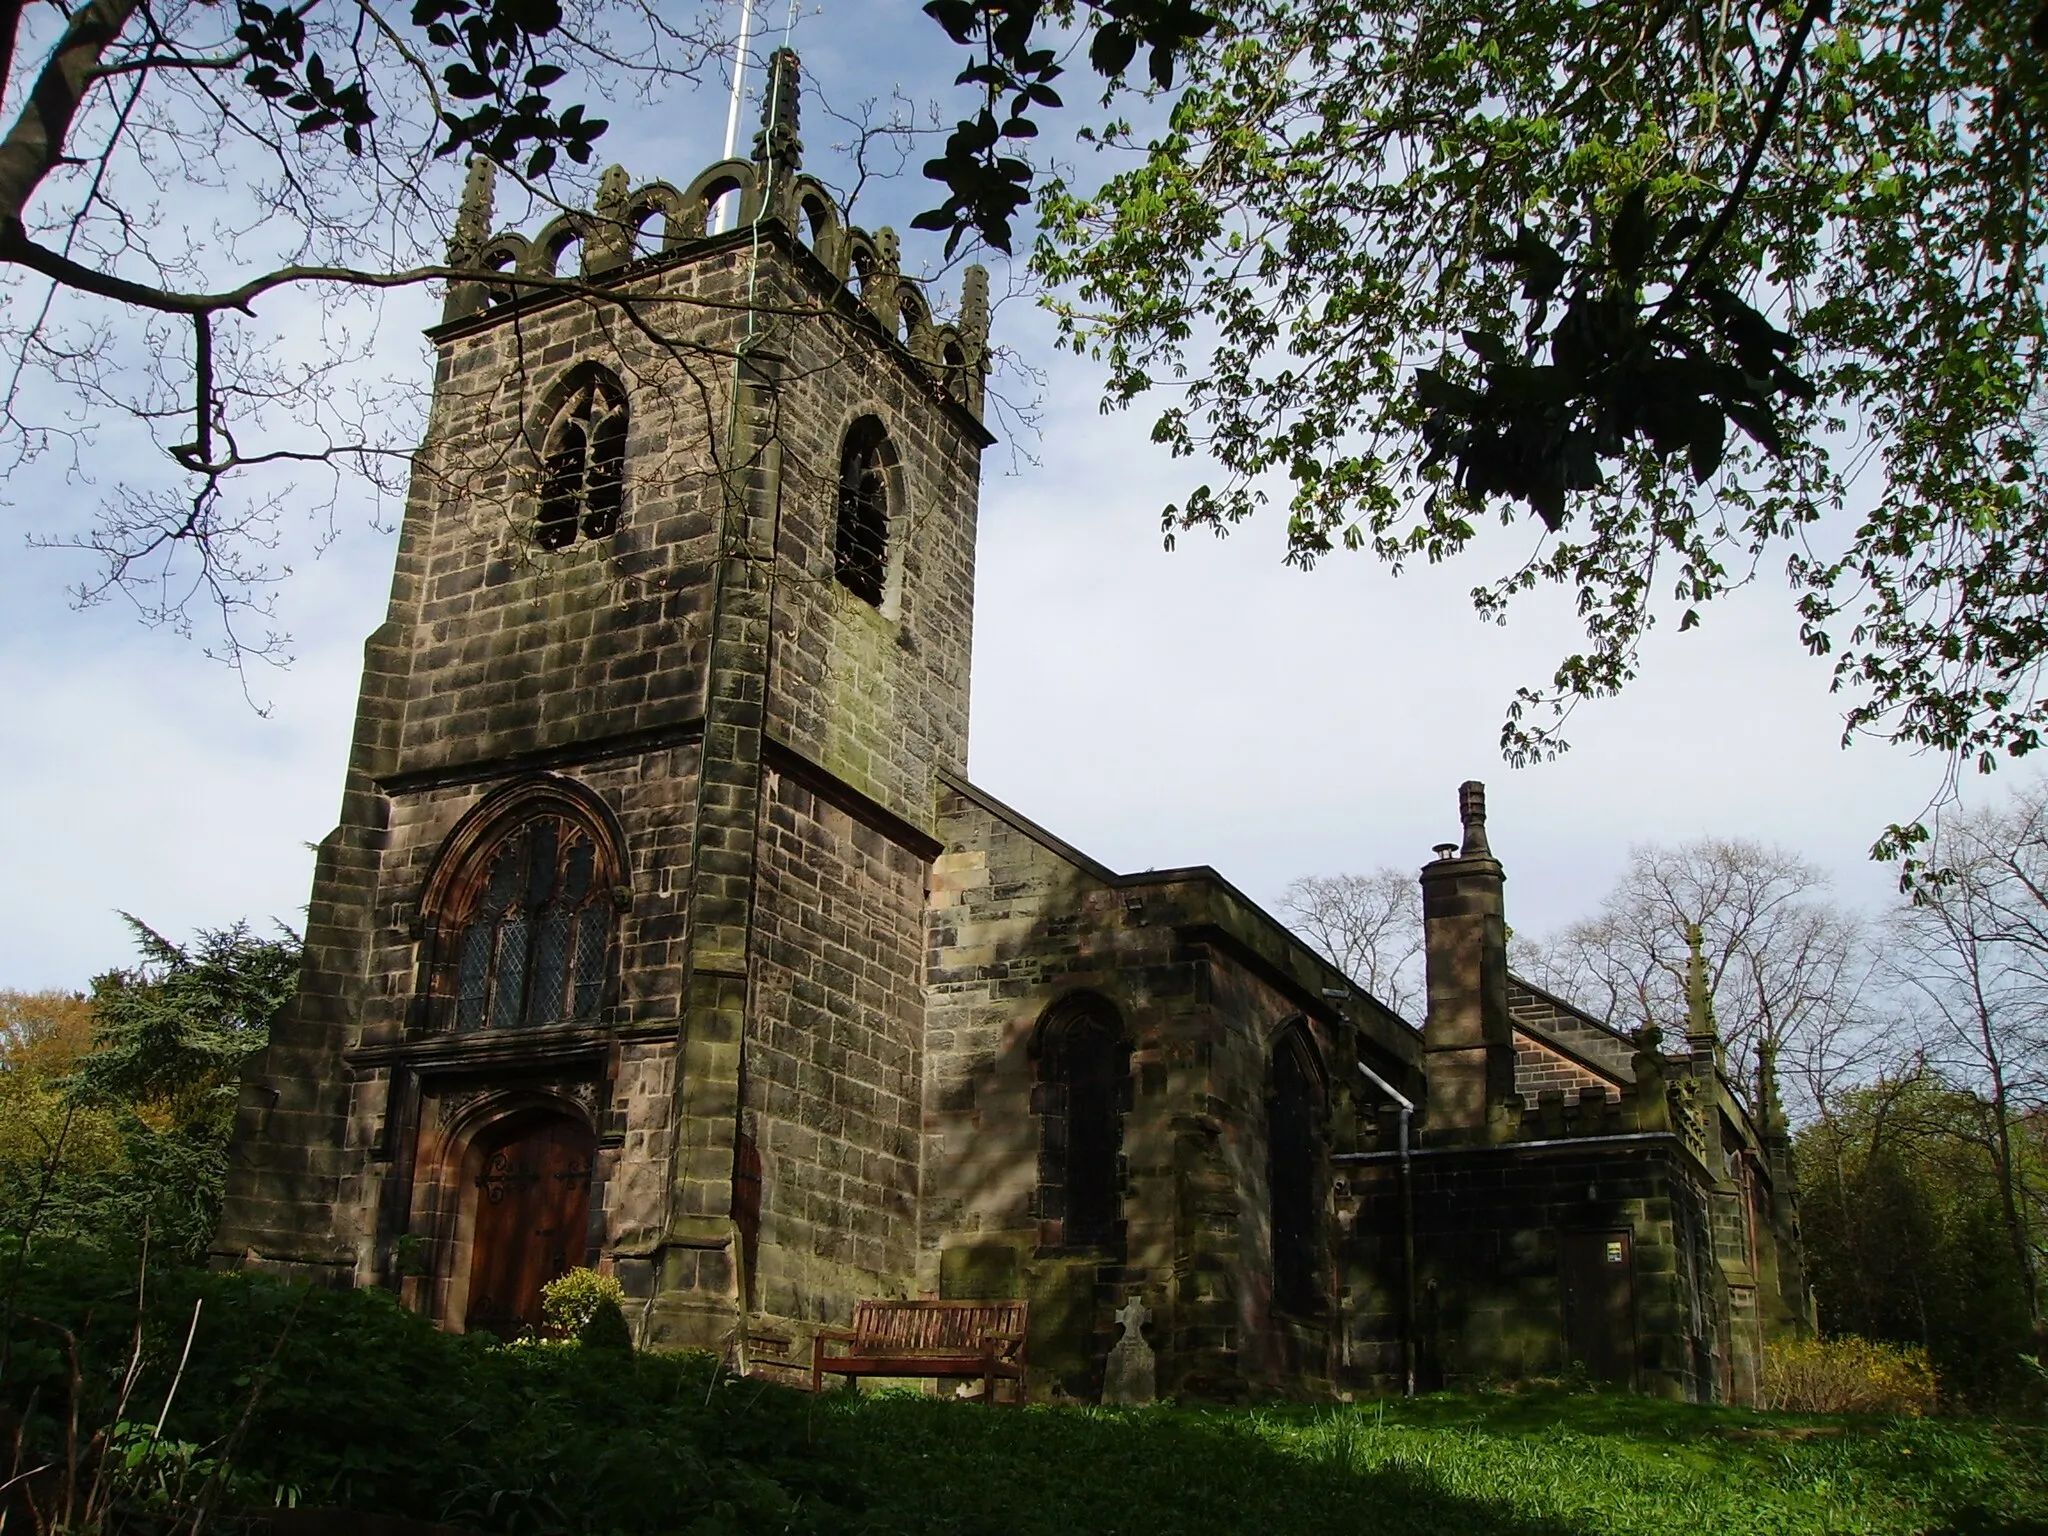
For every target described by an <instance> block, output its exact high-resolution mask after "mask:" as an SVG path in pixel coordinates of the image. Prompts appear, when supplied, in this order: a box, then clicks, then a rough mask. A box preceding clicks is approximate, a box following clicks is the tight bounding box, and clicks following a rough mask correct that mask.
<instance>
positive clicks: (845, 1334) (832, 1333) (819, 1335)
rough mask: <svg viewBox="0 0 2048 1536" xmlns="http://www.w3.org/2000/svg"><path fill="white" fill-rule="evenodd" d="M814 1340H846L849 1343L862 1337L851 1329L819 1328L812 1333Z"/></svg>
mask: <svg viewBox="0 0 2048 1536" xmlns="http://www.w3.org/2000/svg"><path fill="white" fill-rule="evenodd" d="M811 1337H812V1338H814V1339H844V1340H846V1341H848V1342H849V1343H850V1342H852V1341H853V1340H854V1339H856V1338H858V1337H860V1335H858V1334H856V1333H855V1332H854V1331H853V1330H852V1329H851V1328H818V1329H815V1330H813V1331H812V1333H811Z"/></svg>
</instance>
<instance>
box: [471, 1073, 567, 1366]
mask: <svg viewBox="0 0 2048 1536" xmlns="http://www.w3.org/2000/svg"><path fill="white" fill-rule="evenodd" d="M596 1154H597V1141H596V1137H595V1136H594V1135H593V1134H592V1133H591V1129H590V1126H589V1124H588V1123H587V1122H586V1121H584V1120H583V1119H582V1118H581V1117H579V1116H577V1115H574V1114H570V1113H568V1112H567V1111H565V1110H556V1109H547V1108H529V1109H523V1110H519V1111H516V1112H514V1113H511V1114H508V1115H505V1116H504V1117H502V1118H500V1119H498V1120H495V1121H493V1122H491V1123H490V1124H488V1125H486V1126H485V1127H484V1129H483V1130H481V1131H479V1132H478V1133H477V1135H476V1136H475V1137H474V1138H473V1139H472V1140H471V1142H470V1145H469V1149H468V1154H467V1156H466V1157H465V1158H464V1159H463V1173H464V1175H465V1177H464V1181H463V1182H464V1183H465V1184H466V1185H467V1186H468V1188H467V1189H465V1190H464V1192H463V1194H464V1198H465V1203H466V1204H467V1205H468V1206H469V1208H470V1210H469V1215H470V1219H469V1221H468V1223H467V1224H466V1225H467V1226H468V1228H469V1255H468V1257H469V1264H468V1286H467V1297H466V1300H465V1302H464V1305H463V1328H464V1329H465V1330H466V1331H468V1332H472V1333H476V1332H485V1333H495V1334H497V1335H498V1336H499V1337H501V1338H508V1339H509V1338H516V1337H517V1336H519V1335H520V1334H521V1333H524V1332H526V1331H528V1330H536V1331H537V1330H538V1329H539V1327H540V1323H541V1311H540V1309H541V1290H542V1288H543V1287H544V1286H546V1285H547V1283H548V1282H549V1281H551V1280H553V1279H556V1278H557V1277H559V1276H561V1275H564V1274H566V1273H568V1271H570V1270H571V1269H574V1268H576V1267H577V1266H579V1265H581V1264H582V1263H584V1262H585V1260H586V1258H587V1257H588V1251H589V1242H590V1239H589V1233H590V1183H591V1169H592V1166H593V1164H594V1162H595V1159H596Z"/></svg>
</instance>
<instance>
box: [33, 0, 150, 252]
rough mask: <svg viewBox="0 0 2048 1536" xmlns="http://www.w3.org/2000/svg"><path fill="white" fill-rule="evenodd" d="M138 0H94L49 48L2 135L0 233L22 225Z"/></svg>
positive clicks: (79, 11)
mask: <svg viewBox="0 0 2048 1536" xmlns="http://www.w3.org/2000/svg"><path fill="white" fill-rule="evenodd" d="M138 3H139V0H91V3H90V4H88V5H85V6H82V7H80V9H79V10H78V11H77V12H76V13H75V14H74V15H73V16H72V18H71V22H70V24H69V25H68V26H66V27H65V29H64V35H63V36H62V37H61V38H59V39H58V41H57V46H56V47H55V48H54V49H53V50H51V53H50V57H49V59H48V61H47V62H46V63H45V64H44V65H43V72H42V74H41V75H39V76H38V77H37V79H36V83H35V89H34V90H32V91H31V92H30V93H29V99H28V100H27V101H26V102H25V103H24V104H23V105H22V109H21V115H20V116H19V117H17V118H16V119H15V120H14V126H13V127H12V128H11V129H9V130H8V133H7V137H6V139H4V140H0V232H10V231H13V230H18V229H20V228H21V227H22V211H23V210H24V209H25V208H27V207H28V200H29V198H30V197H31V196H33V195H34V193H35V190H36V188H37V187H39V186H41V185H42V182H43V178H44V177H46V176H48V175H49V174H50V172H51V171H53V170H55V169H56V167H57V166H58V164H59V163H60V162H61V161H62V159H63V154H64V144H65V140H66V139H67V138H68V137H69V136H70V133H71V122H72V119H73V118H75V117H76V116H77V115H78V108H79V104H80V103H81V102H82V101H84V99H85V94H86V92H87V91H88V90H90V89H91V88H92V84H93V79H94V74H95V71H96V70H97V69H98V67H99V61H100V55H101V54H103V53H105V52H106V50H107V47H108V45H109V44H110V43H112V42H113V41H114V39H115V38H117V37H119V36H120V35H121V29H122V28H123V27H125V26H127V25H128V19H129V18H130V17H131V16H133V15H134V14H135V11H136V7H137V5H138Z"/></svg>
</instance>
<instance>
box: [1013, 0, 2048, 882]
mask: <svg viewBox="0 0 2048 1536" xmlns="http://www.w3.org/2000/svg"><path fill="white" fill-rule="evenodd" d="M1210 9H1211V10H1212V11H1213V13H1214V16H1213V22H1214V24H1213V26H1212V27H1211V28H1210V29H1209V30H1208V31H1207V32H1205V33H1203V34H1201V35H1200V39H1199V41H1198V42H1197V43H1194V44H1191V45H1188V46H1186V47H1184V48H1183V49H1182V50H1181V53H1180V55H1179V61H1180V67H1181V74H1180V80H1181V82H1182V83H1181V85H1180V88H1179V91H1178V95H1177V96H1176V97H1174V98H1173V99H1172V100H1171V104H1170V113H1169V114H1168V115H1167V117H1166V119H1165V121H1164V124H1163V126H1162V127H1161V128H1160V129H1159V130H1158V131H1157V132H1156V133H1153V134H1151V135H1149V136H1142V135H1139V134H1137V133H1136V132H1134V131H1133V130H1132V129H1131V128H1130V127H1129V126H1128V125H1127V124H1119V123H1112V124H1109V125H1107V126H1106V127H1104V128H1101V129H1098V130H1091V131H1090V132H1089V134H1088V136H1089V137H1093V138H1094V139H1095V140H1096V142H1097V143H1098V144H1099V145H1100V146H1101V147H1102V149H1103V150H1104V152H1105V154H1104V175H1103V178H1102V179H1101V181H1100V183H1099V184H1097V185H1084V184H1082V183H1081V182H1080V181H1079V180H1078V179H1075V178H1068V179H1053V180H1051V181H1049V182H1047V183H1045V184H1043V186H1042V188H1041V201H1040V214H1041V218H1042V234H1041V237H1040V239H1039V242H1038V244H1037V247H1036V250H1035V253H1034V256H1033V262H1034V266H1035V268H1036V271H1037V272H1038V273H1039V274H1040V275H1041V276H1042V277H1043V278H1045V279H1046V280H1048V281H1049V282H1050V283H1051V284H1052V285H1053V286H1054V288H1055V290H1056V291H1057V292H1058V294H1059V295H1060V297H1059V300H1058V310H1059V316H1060V323H1061V326H1062V335H1063V339H1064V342H1065V344H1066V345H1068V346H1070V347H1072V348H1074V349H1075V350H1077V351H1080V352H1083V353H1086V354H1088V355H1091V356H1094V357H1098V358H1100V359H1102V360H1103V361H1104V362H1106V364H1107V365H1108V370H1109V377H1108V386H1107V396H1106V404H1108V405H1110V406H1112V407H1127V406H1130V405H1132V404H1134V403H1136V402H1138V401H1140V400H1141V399H1146V400H1152V399H1155V398H1162V397H1163V403H1161V404H1160V405H1159V407H1158V411H1157V415H1156V417H1155V421H1154V426H1153V435H1154V438H1155V439H1156V440H1157V441H1159V442H1162V443H1164V444H1166V445H1167V446H1168V447H1169V448H1171V449H1172V450H1173V452H1175V453H1176V454H1179V455H1188V456H1197V455H1199V456H1203V457H1206V458H1208V459H1209V460H1211V461H1212V462H1213V463H1214V464H1215V465H1216V466H1217V469H1218V474H1217V476H1216V477H1215V478H1213V479H1212V480H1211V481H1210V482H1209V483H1207V484H1203V485H1200V486H1199V487H1197V488H1195V489H1194V490H1193V491H1192V493H1191V494H1189V495H1188V496H1187V497H1186V498H1185V499H1184V500H1182V501H1180V502H1178V503H1177V504H1175V505H1173V506H1169V507H1167V508H1166V509H1165V512H1164V526H1165V531H1166V533H1167V534H1168V537H1169V540H1170V539H1171V537H1172V536H1173V535H1174V534H1176V533H1179V532H1181V531H1184V530H1187V529H1191V528H1202V527H1206V528H1212V529H1216V530H1219V531H1220V530H1224V529H1227V528H1228V527H1230V526H1231V525H1233V524H1236V523H1238V522H1240V521H1242V520H1243V519H1245V518H1247V517H1249V516H1251V515H1252V514H1253V513H1254V512H1256V511H1257V510H1258V509H1259V508H1260V507H1261V506H1263V505H1265V504H1267V503H1268V501H1269V500H1278V501H1279V502H1281V503H1282V504H1283V505H1284V508H1285V511H1286V515H1287V518H1288V525H1287V526H1288V540H1289V550H1290V555H1291V558H1292V559H1294V560H1295V561H1297V562H1300V563H1302V564H1310V563H1313V562H1314V561H1316V560H1318V559H1319V558H1321V557H1322V556H1323V555H1325V554H1326V553H1328V552H1330V551H1332V550H1334V549H1335V548H1337V547H1338V546H1340V545H1342V546H1344V547H1347V548H1354V549H1365V550H1370V551H1372V552H1373V553H1375V554H1376V555H1377V556H1378V557H1379V558H1381V559H1382V560H1384V561H1386V562H1387V563H1389V564H1390V565H1392V566H1395V567H1397V568H1398V567H1400V566H1402V565H1404V564H1406V563H1407V562H1410V561H1414V560H1429V561H1436V560H1442V559H1446V558H1448V557H1450V556H1452V555H1454V554H1457V553H1459V552H1460V551H1462V550H1464V549H1465V548H1466V547H1467V546H1468V545H1470V544H1472V543H1473V542H1474V541H1475V540H1476V539H1477V538H1478V537H1479V530H1480V528H1481V527H1482V526H1484V525H1485V524H1487V523H1489V522H1497V523H1499V524H1502V525H1505V526H1506V527H1507V529H1508V530H1509V531H1508V533H1507V534H1505V535H1504V536H1500V537H1499V546H1500V548H1502V549H1503V550H1504V551H1505V552H1506V555H1507V558H1506V559H1505V560H1504V561H1503V562H1502V563H1501V565H1500V566H1499V567H1497V568H1496V570H1495V571H1494V573H1493V574H1491V575H1490V576H1489V577H1488V578H1487V579H1485V580H1483V581H1482V582H1480V583H1479V584H1478V585H1477V586H1476V588H1475V590H1474V592H1473V597H1474V601H1475V603H1476V604H1477V606H1478V608H1479V610H1480V612H1481V613H1482V614H1483V615H1485V616H1487V617H1489V618H1494V619H1498V618H1500V617H1501V616H1502V615H1503V614H1504V612H1505V611H1506V609H1507V608H1508V606H1509V605H1510V603H1511V602H1512V600H1513V599H1514V597H1515V596H1516V595H1517V594H1519V593H1522V592H1525V591H1527V590H1529V589H1531V588H1534V587H1536V586H1538V585H1558V586H1562V587H1564V588H1566V589H1568V590H1570V591H1571V592H1572V593H1573V594H1574V595H1575V597H1576V600H1577V604H1578V609H1579V612H1580V615H1581V617H1582V620H1583V625H1584V645H1583V647H1582V648H1580V649H1578V650H1577V651H1576V652H1575V653H1574V654H1572V655H1570V656H1567V657H1565V658H1564V659H1563V660H1562V662H1561V663H1560V664H1559V665H1558V666H1557V668H1556V669H1555V671H1554V673H1553V674H1552V675H1551V677H1550V678H1549V679H1548V681H1547V683H1544V684H1542V685H1540V686H1534V687H1529V688H1524V689H1523V690H1521V691H1520V692H1519V693H1518V695H1517V697H1516V698H1515V699H1514V701H1513V702H1512V703H1511V704H1510V706H1509V710H1508V715H1507V718H1506V721H1505V723H1504V726H1503V729H1502V745H1503V748H1504V750H1505V752H1506V754H1507V755H1508V757H1509V758H1510V759H1511V760H1513V761H1517V762H1519V761H1523V760H1527V759H1530V758H1535V757H1541V756H1545V755H1548V754H1552V753H1555V752H1558V751H1561V750H1564V748H1565V746H1566V745H1567V743H1566V741H1565V740H1564V738H1563V736H1562V734H1561V730H1562V724H1563V719H1564V717H1565V715H1566V714H1567V713H1568V712H1569V710H1570V708H1571V707H1572V706H1573V705H1574V704H1575V703H1576V702H1578V701H1580V700H1583V699H1587V698H1595V697H1599V696H1602V695H1605V694H1609V693H1612V692H1613V691H1615V690H1616V689H1618V688H1620V687H1621V686H1623V685H1624V684H1625V683H1626V682H1628V681H1629V680H1630V679H1631V678H1632V677H1633V676H1634V675H1635V672H1636V666H1637V654H1638V648H1639V646H1640V643H1641V641H1642V639H1643V637H1644V634H1645V633H1646V631H1647V630H1648V629H1649V628H1650V627H1651V626H1652V625H1653V624H1655V623H1657V622H1658V621H1659V620H1660V619H1664V618H1674V619H1676V620H1677V621H1678V622H1679V623H1680V625H1681V627H1685V626H1689V625H1690V624H1692V623H1695V622H1697V621H1698V619H1699V616H1700V613H1701V611H1702V608H1703V605H1705V604H1706V603H1708V602H1710V601H1711V600H1712V599H1714V598H1716V597H1718V596H1720V595H1722V594H1724V593H1726V592H1727V591H1729V590H1730V589H1731V588H1733V587H1735V586H1738V585H1740V584H1742V583H1744V582H1746V581H1748V580H1749V579H1751V578H1752V577H1753V576H1754V575H1755V574H1757V573H1758V571H1759V570H1760V569H1763V568H1766V567H1768V566H1770V565H1773V564H1777V563H1780V562H1782V563H1783V565H1784V566H1785V568H1786V569H1787V570H1788V571H1789V573H1790V577H1791V580H1792V583H1793V586H1794V588H1795V601H1796V603H1797V607H1798V616H1799V619H1800V622H1801V632H1802V636H1803V639H1804V642H1805V644H1806V646H1807V647H1808V648H1809V649H1810V650H1811V651H1813V652H1814V653H1816V654H1819V655H1824V656H1829V657H1831V658H1832V663H1833V666H1834V678H1835V683H1836V686H1837V687H1838V688H1839V689H1841V690H1842V691H1843V692H1844V693H1845V694H1846V695H1847V697H1848V699H1849V705H1848V714H1847V732H1848V734H1850V735H1855V734H1859V733H1868V734H1875V735H1877V736H1880V737H1885V738H1889V739H1892V740H1895V741H1899V742H1902V743H1905V744H1908V745H1913V746H1919V747H1926V748H1932V749H1934V750H1936V751H1938V752H1943V753H1949V754H1954V755H1955V756H1956V757H1957V758H1958V759H1960V760H1964V761H1969V762H1973V763H1975V764H1976V765H1977V766H1979V767H1982V768H1986V769H1988V768H1990V767H1991V766H1993V765H1994V764H1995V762H1996V761H1997V760H1998V759H1999V758H2001V757H2003V756H2022V755H2025V754H2027V753H2029V752H2032V751H2033V750H2034V749H2035V748H2037V747H2038V746H2039V745H2040V744H2041V740H2042V734H2041V733H2042V730H2043V727H2044V724H2048V699H2043V698H2042V697H2041V692H2040V687H2039V684H2040V664H2041V658H2042V657H2043V656H2044V655H2048V604H2044V603H2043V602H2042V599H2041V594H2042V593H2043V592H2044V591H2048V507H2044V504H2043V502H2042V498H2041V497H2040V495H2039V493H2038V489H2037V488H2038V486H2039V484H2040V480H2041V470H2042V468H2043V464H2042V453H2041V441H2040V433H2039V431H2038V427H2039V423H2040V421H2041V412H2042V407H2043V404H2044V396H2043V390H2042V362H2043V277H2044V271H2043V251H2044V239H2043V215H2042V211H2041V204H2042V199H2041V195H2040V190H2039V187H2038V184H2037V183H2038V171H2037V164H2038V162H2039V160H2040V157H2041V153H2042V150H2043V147H2044V144H2043V135H2044V125H2048V72H2044V53H2043V49H2042V46H2041V44H2040V43H2039V42H2038V41H2037V40H2035V39H2033V38H2032V37H2030V35H2029V28H2030V26H2031V25H2032V24H2033V22H2034V20H2035V17H2034V13H2033V11H2032V10H2031V9H2029V8H2024V7H2018V8H2016V7H2007V6H2000V5H1996V4H1992V3H1989V0H1970V3H1965V4H1963V5H1960V6H1958V5H1947V4H1937V3H1934V0H1838V3H1836V4H1834V5H1833V6H1832V7H1830V6H1829V5H1828V3H1827V0H1806V3H1805V4H1803V5H1802V4H1793V3H1782V4H1768V3H1767V4H1755V3H1745V4H1738V5H1727V6H1720V7H1704V8H1703V7H1686V6H1673V5H1667V4H1656V3H1653V4H1649V5H1620V4H1612V3H1606V0H1601V3H1595V4H1591V5H1587V4H1582V3H1578V0H1501V3H1500V4H1497V5H1492V6H1488V7H1485V8H1483V10H1478V11H1475V10H1474V9H1473V8H1471V7H1470V6H1464V5H1455V4H1449V3H1445V0H1420V3H1411V0H1401V3H1399V4H1394V3H1389V0H1314V3H1302V0H1221V3H1218V4H1216V5H1214V6H1212V7H1211V8H1210ZM1531 513H1534V514H1535V516H1534V518H1533V519H1531V517H1530V514H1531ZM1921 835H1922V834H1921V833H1920V829H1919V828H1917V827H1901V828H1894V829H1892V832H1891V833H1890V834H1889V835H1888V838H1887V842H1886V845H1885V846H1886V847H1887V848H1888V849H1889V850H1890V851H1895V852H1896V851H1905V850H1907V849H1910V848H1911V847H1912V846H1913V845H1914V843H1915V842H1917V841H1918V839H1919V838H1920V836H1921Z"/></svg>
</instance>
